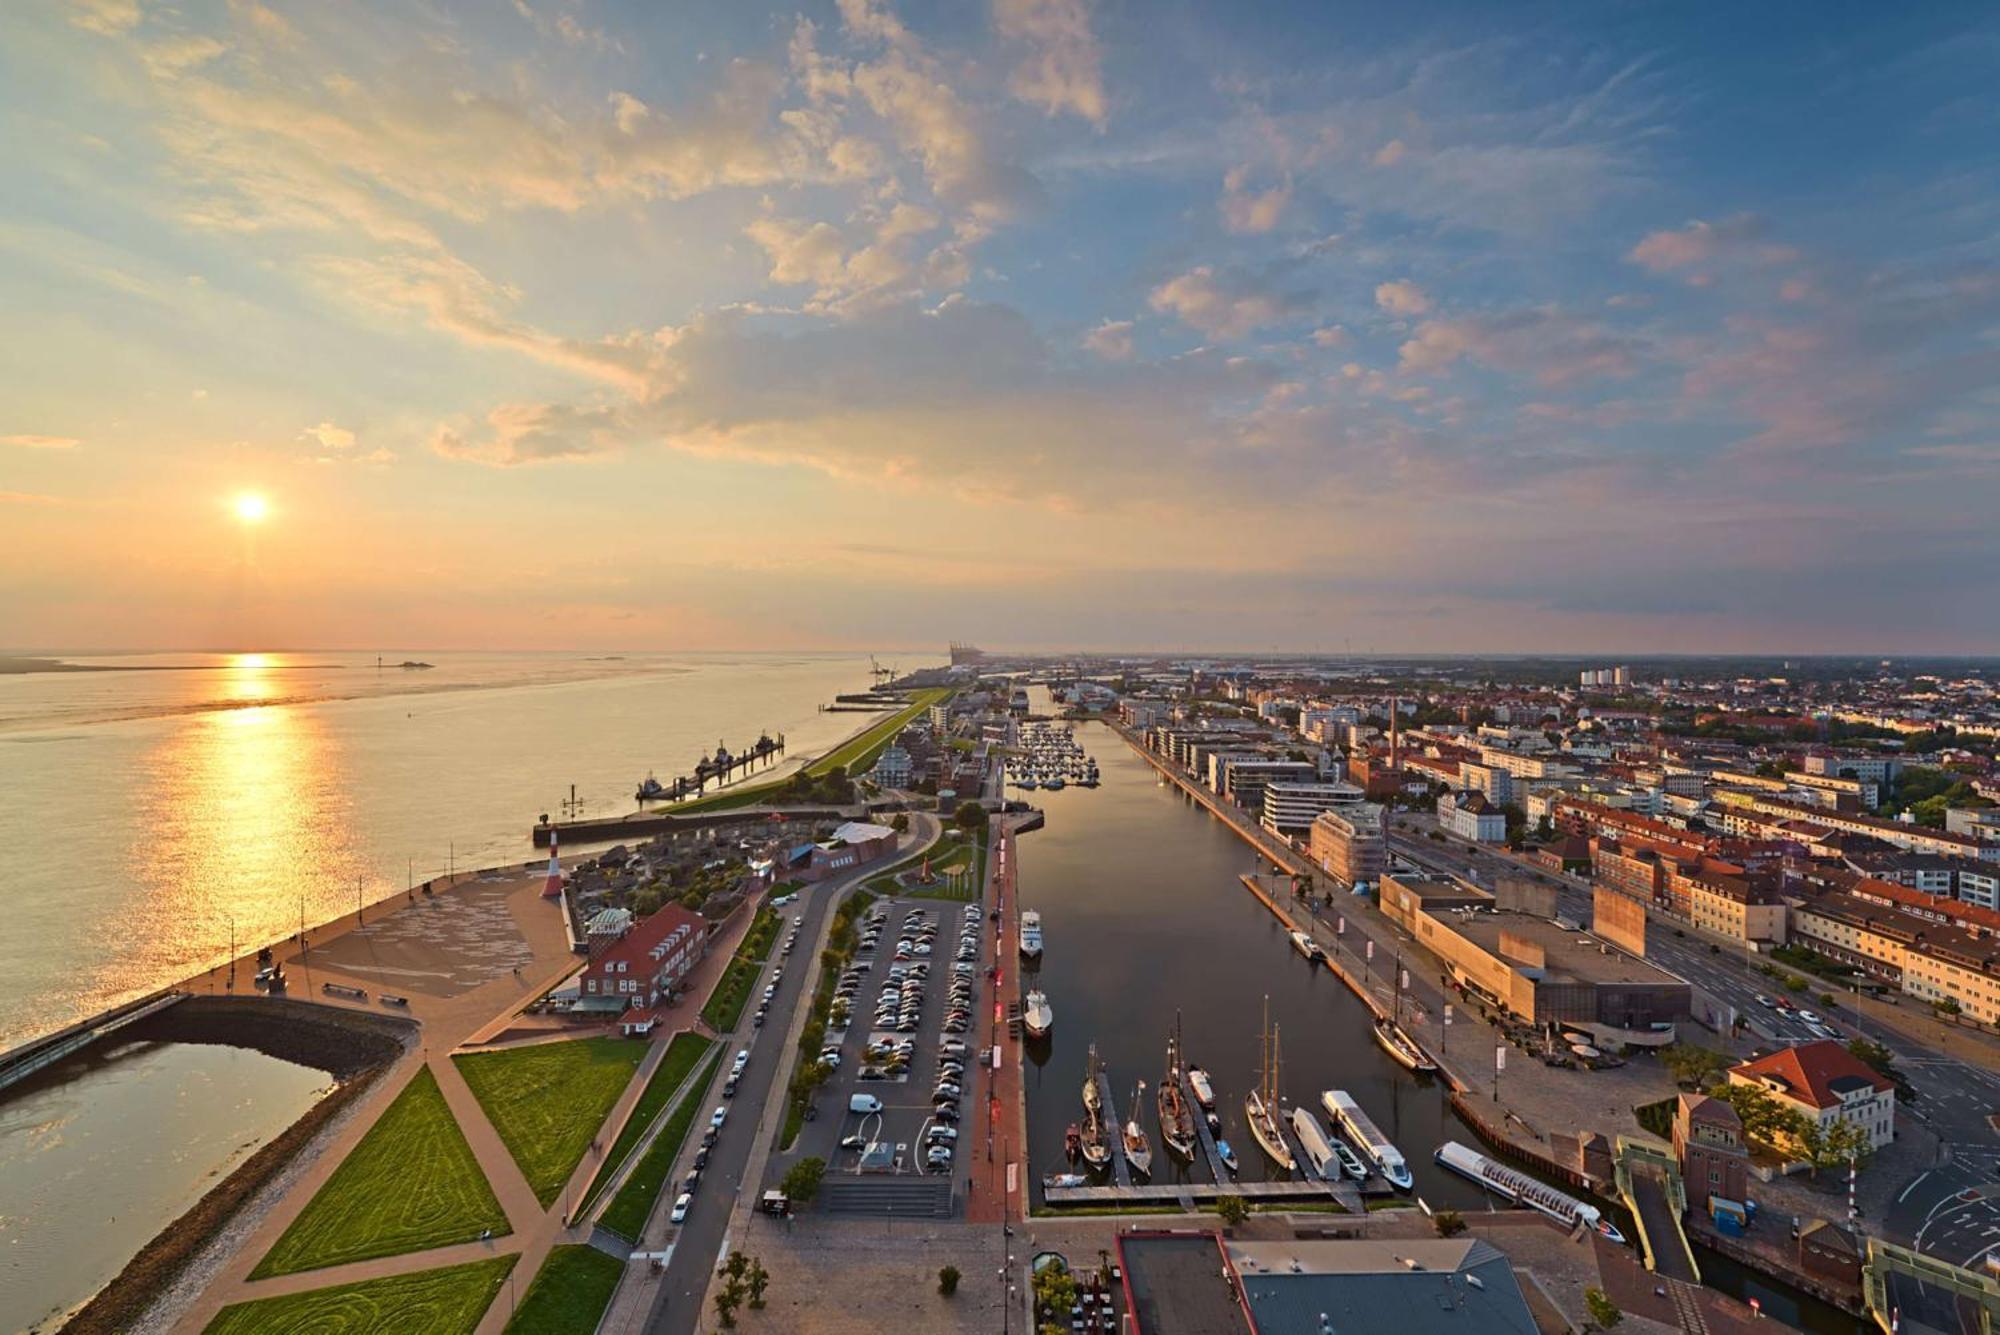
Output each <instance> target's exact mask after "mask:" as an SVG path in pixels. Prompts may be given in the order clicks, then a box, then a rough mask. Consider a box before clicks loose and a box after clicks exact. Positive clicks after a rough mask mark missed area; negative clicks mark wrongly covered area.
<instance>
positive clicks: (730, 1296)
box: [715, 1275, 743, 1330]
mask: <svg viewBox="0 0 2000 1335" xmlns="http://www.w3.org/2000/svg"><path fill="white" fill-rule="evenodd" d="M742 1305H743V1281H742V1280H740V1279H738V1278H736V1277H735V1276H734V1275H730V1276H728V1277H726V1278H725V1279H724V1280H723V1281H722V1287H721V1288H719V1289H717V1290H716V1291H715V1315H716V1317H717V1318H718V1319H719V1320H720V1321H721V1322H722V1325H723V1329H725V1330H734V1329H735V1328H736V1309H737V1308H739V1307H741V1306H742Z"/></svg>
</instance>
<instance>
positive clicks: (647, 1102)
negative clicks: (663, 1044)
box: [583, 1032, 714, 1211]
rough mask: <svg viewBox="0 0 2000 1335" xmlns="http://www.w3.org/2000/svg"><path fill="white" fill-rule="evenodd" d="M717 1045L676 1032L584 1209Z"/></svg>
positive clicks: (586, 1196)
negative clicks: (705, 1055) (683, 1082)
mask: <svg viewBox="0 0 2000 1335" xmlns="http://www.w3.org/2000/svg"><path fill="white" fill-rule="evenodd" d="M713 1045H714V1040H713V1039H708V1038H704V1037H702V1036H701V1035H700V1034H697V1033H692V1032H688V1033H680V1034H675V1035H674V1041H673V1042H672V1043H670V1044H668V1045H667V1055H666V1056H664V1057H662V1058H661V1059H660V1064H659V1065H658V1066H656V1067H654V1068H653V1075H652V1078H651V1079H650V1080H648V1081H647V1082H646V1089H645V1092H644V1093H642V1094H640V1095H639V1102H638V1103H637V1104H635V1105H633V1108H632V1115H631V1116H630V1117H628V1118H626V1119H625V1126H624V1129H623V1130H621V1131H619V1133H618V1139H617V1140H615V1141H613V1142H612V1145H611V1153H609V1154H607V1155H605V1156H604V1163H603V1164H602V1165H601V1166H600V1167H599V1168H598V1170H597V1176H596V1177H595V1178H593V1179H592V1180H591V1183H590V1189H589V1190H588V1191H587V1192H585V1193H584V1197H583V1209H584V1210H586V1211H587V1210H589V1209H590V1207H591V1206H592V1205H593V1204H594V1203H595V1202H596V1200H597V1196H598V1193H600V1192H602V1191H603V1190H604V1186H605V1184H606V1183H607V1182H610V1181H611V1180H612V1179H613V1178H615V1177H617V1176H618V1170H619V1169H620V1168H622V1167H624V1166H625V1160H626V1158H627V1157H628V1156H629V1155H630V1154H631V1153H632V1147H633V1146H635V1145H637V1144H638V1143H639V1138H640V1137H641V1136H643V1135H645V1134H646V1128H647V1127H649V1126H651V1125H652V1124H653V1119H654V1118H656V1117H658V1116H659V1115H660V1113H661V1112H662V1111H663V1110H665V1108H666V1106H667V1100H668V1099H671V1098H672V1097H673V1096H674V1091H675V1090H677V1089H679V1088H680V1087H681V1082H682V1081H683V1080H685V1079H687V1074H688V1072H689V1071H692V1070H693V1069H694V1064H695V1063H696V1062H698V1061H700V1060H701V1059H702V1056H703V1054H705V1053H706V1052H707V1051H708V1050H709V1048H710V1047H712V1046H713Z"/></svg>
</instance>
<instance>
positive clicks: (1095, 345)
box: [1083, 320, 1132, 362]
mask: <svg viewBox="0 0 2000 1335" xmlns="http://www.w3.org/2000/svg"><path fill="white" fill-rule="evenodd" d="M1083 346H1084V347H1086V348H1088V349H1090V350H1091V351H1092V352H1094V353H1096V354H1097V355H1098V356H1100V357H1103V358H1105V359H1107V360H1109V361H1115V362H1124V361H1130V360H1131V359H1132V322H1131V321H1130V320H1106V321H1105V322H1104V323H1103V324H1101V325H1099V326H1097V328H1095V329H1093V330H1091V331H1090V332H1089V333H1087V334H1085V335H1084V336H1083Z"/></svg>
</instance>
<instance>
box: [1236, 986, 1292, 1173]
mask: <svg viewBox="0 0 2000 1335" xmlns="http://www.w3.org/2000/svg"><path fill="white" fill-rule="evenodd" d="M1258 1040H1259V1044H1258V1048H1259V1061H1260V1063H1261V1065H1260V1066H1259V1068H1258V1087H1257V1088H1256V1089H1255V1090H1253V1091H1251V1092H1250V1093H1249V1094H1248V1095H1246V1096H1244V1099H1243V1114H1244V1117H1245V1119H1246V1120H1247V1121H1248V1122H1249V1123H1250V1134H1251V1136H1253V1137H1254V1138H1255V1139H1256V1141H1257V1144H1258V1146H1259V1148H1261V1149H1262V1150H1263V1151H1264V1153H1266V1154H1268V1155H1269V1156H1271V1162H1273V1163H1275V1164H1277V1165H1278V1167H1280V1168H1282V1169H1284V1170H1285V1171H1286V1172H1287V1173H1289V1172H1291V1171H1292V1170H1293V1169H1295V1168H1297V1167H1298V1160H1297V1159H1296V1158H1294V1157H1293V1155H1292V1147H1291V1146H1289V1145H1287V1144H1286V1143H1285V1132H1284V1129H1283V1128H1282V1127H1281V1126H1279V1124H1278V1030H1277V1027H1276V1026H1275V1025H1273V1024H1272V1023H1271V999H1270V998H1269V997H1265V998H1264V1029H1263V1032H1262V1033H1260V1034H1259V1035H1258Z"/></svg>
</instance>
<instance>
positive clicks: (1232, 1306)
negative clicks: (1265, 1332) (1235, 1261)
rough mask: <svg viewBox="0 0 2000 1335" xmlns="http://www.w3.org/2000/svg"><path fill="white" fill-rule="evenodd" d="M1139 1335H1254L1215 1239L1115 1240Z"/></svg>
mask: <svg viewBox="0 0 2000 1335" xmlns="http://www.w3.org/2000/svg"><path fill="white" fill-rule="evenodd" d="M1118 1257H1119V1263H1120V1264H1121V1265H1122V1266H1123V1267H1124V1270H1125V1285H1126V1288H1127V1289H1128V1290H1129V1291H1130V1293H1131V1295H1132V1316H1133V1321H1134V1326H1135V1329H1136V1331H1137V1335H1252V1331H1251V1327H1250V1320H1249V1318H1248V1317H1247V1316H1245V1315H1244V1311H1243V1304H1242V1300H1241V1299H1240V1298H1239V1297H1238V1296H1237V1292H1236V1285H1235V1283H1234V1282H1233V1281H1232V1280H1231V1279H1230V1278H1229V1275H1228V1269H1227V1266H1226V1263H1225V1259H1224V1257H1223V1254H1222V1240H1221V1239H1220V1238H1218V1237H1217V1236H1216V1235H1215V1234H1213V1233H1194V1234H1188V1235H1186V1236H1175V1237H1160V1236H1149V1235H1146V1234H1128V1235H1126V1236H1124V1237H1121V1238H1120V1239H1118Z"/></svg>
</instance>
